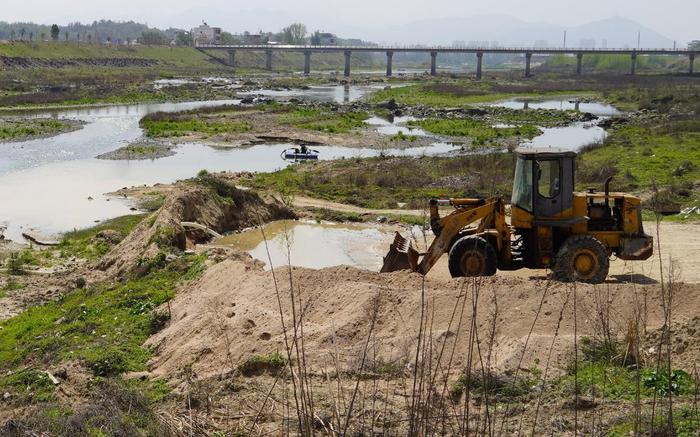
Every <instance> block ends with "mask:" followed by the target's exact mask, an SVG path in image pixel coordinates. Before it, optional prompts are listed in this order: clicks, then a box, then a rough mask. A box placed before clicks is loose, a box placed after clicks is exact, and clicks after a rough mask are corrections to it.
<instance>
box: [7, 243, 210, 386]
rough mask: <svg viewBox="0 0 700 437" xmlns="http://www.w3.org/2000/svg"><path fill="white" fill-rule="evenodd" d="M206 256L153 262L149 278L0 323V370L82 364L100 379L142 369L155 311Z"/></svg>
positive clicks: (90, 291)
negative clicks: (165, 263) (146, 341)
mask: <svg viewBox="0 0 700 437" xmlns="http://www.w3.org/2000/svg"><path fill="white" fill-rule="evenodd" d="M204 261H205V257H204V256H192V255H184V256H183V257H181V258H179V259H178V260H176V261H174V262H172V263H170V264H167V265H163V263H153V265H152V267H153V268H152V269H151V271H150V272H148V273H147V274H146V275H145V276H143V277H142V278H138V279H131V280H128V281H126V282H124V283H121V284H107V283H105V284H99V285H95V286H91V287H88V288H86V289H79V290H76V291H74V292H72V293H70V294H68V295H66V296H64V297H63V298H62V299H60V300H59V301H56V302H51V303H47V304H45V305H41V306H36V307H32V308H30V309H28V310H27V311H25V312H24V313H22V314H20V315H18V316H16V317H13V318H11V319H8V320H5V321H3V322H0V370H2V371H6V370H9V369H12V368H16V367H18V366H22V365H27V364H30V363H31V365H32V366H42V365H51V364H56V363H60V362H63V361H66V360H80V361H81V362H82V363H83V364H84V365H85V366H86V367H87V368H89V369H91V370H92V372H93V373H94V374H95V375H97V376H113V375H119V374H121V373H124V372H128V371H139V370H144V369H145V366H146V362H147V360H148V359H149V358H150V356H151V353H150V351H148V350H147V349H145V348H144V347H143V346H142V345H143V343H144V341H145V340H146V339H147V338H148V337H149V336H150V335H151V334H153V332H154V328H157V327H158V326H159V323H156V322H159V321H160V316H159V315H158V314H157V311H155V310H156V308H157V307H158V306H159V305H161V304H163V303H164V302H166V301H168V300H169V299H171V298H172V297H173V296H174V292H175V287H176V285H177V284H178V283H179V282H181V281H187V280H191V279H194V278H195V277H197V276H198V275H199V274H201V272H202V271H203V269H204Z"/></svg>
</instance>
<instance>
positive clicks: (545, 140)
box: [520, 122, 608, 151]
mask: <svg viewBox="0 0 700 437" xmlns="http://www.w3.org/2000/svg"><path fill="white" fill-rule="evenodd" d="M540 129H542V134H541V135H539V136H537V137H535V138H533V139H532V140H529V141H524V142H522V143H520V146H521V147H536V148H547V147H557V148H561V149H566V150H573V151H577V150H579V149H580V148H581V147H584V146H587V145H589V144H592V143H597V142H600V141H603V140H605V138H606V137H607V136H608V133H607V132H606V131H605V129H603V128H602V127H599V126H596V124H595V123H591V122H576V123H573V124H571V125H569V126H564V127H553V128H540Z"/></svg>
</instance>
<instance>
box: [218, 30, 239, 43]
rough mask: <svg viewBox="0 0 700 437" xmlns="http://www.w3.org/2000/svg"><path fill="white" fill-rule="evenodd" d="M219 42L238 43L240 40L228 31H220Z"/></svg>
mask: <svg viewBox="0 0 700 437" xmlns="http://www.w3.org/2000/svg"><path fill="white" fill-rule="evenodd" d="M221 43H222V44H240V43H241V40H240V39H238V38H236V37H235V36H233V34H231V33H229V32H221Z"/></svg>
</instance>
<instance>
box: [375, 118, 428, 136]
mask: <svg viewBox="0 0 700 437" xmlns="http://www.w3.org/2000/svg"><path fill="white" fill-rule="evenodd" d="M416 120H418V118H416V117H410V116H403V117H394V120H393V121H389V120H386V119H384V118H381V117H370V118H368V119H367V124H369V125H370V126H371V127H372V128H373V129H374V130H376V131H377V132H379V133H380V134H382V135H390V136H394V135H397V134H398V133H402V134H404V135H406V136H417V137H427V136H430V135H429V134H428V133H427V132H426V131H424V130H423V129H420V128H412V127H410V126H406V123H408V122H409V121H416Z"/></svg>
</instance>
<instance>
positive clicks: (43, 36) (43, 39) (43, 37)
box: [41, 32, 46, 41]
mask: <svg viewBox="0 0 700 437" xmlns="http://www.w3.org/2000/svg"><path fill="white" fill-rule="evenodd" d="M41 40H42V41H46V34H45V33H44V32H41Z"/></svg>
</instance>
